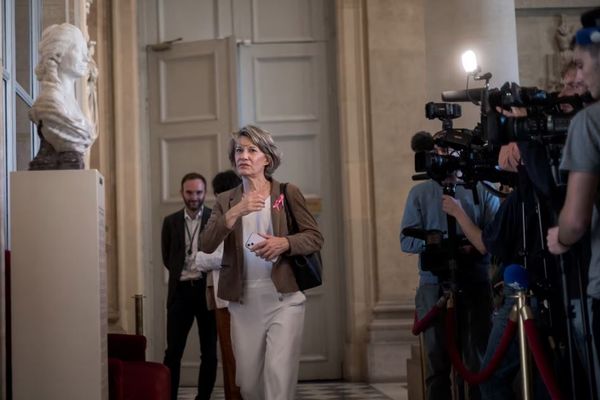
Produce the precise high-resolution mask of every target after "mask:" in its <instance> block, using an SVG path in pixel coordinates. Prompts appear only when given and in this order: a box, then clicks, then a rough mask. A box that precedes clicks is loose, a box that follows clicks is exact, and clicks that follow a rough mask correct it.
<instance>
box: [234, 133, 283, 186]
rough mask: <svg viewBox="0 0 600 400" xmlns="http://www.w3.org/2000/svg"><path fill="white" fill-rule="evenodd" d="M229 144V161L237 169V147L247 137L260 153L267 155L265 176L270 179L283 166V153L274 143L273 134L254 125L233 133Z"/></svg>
mask: <svg viewBox="0 0 600 400" xmlns="http://www.w3.org/2000/svg"><path fill="white" fill-rule="evenodd" d="M231 136H232V137H231V141H230V142H229V161H230V162H231V165H232V166H233V168H235V146H236V144H237V141H238V139H239V138H240V137H242V136H245V137H247V138H248V139H250V141H251V142H252V143H253V144H254V145H256V146H257V147H258V148H259V149H260V151H262V152H263V153H265V155H266V156H267V159H268V160H269V165H267V166H266V168H265V175H266V176H268V177H270V176H272V175H273V173H274V172H275V170H276V169H277V167H279V164H281V152H280V151H279V149H278V148H277V145H275V142H274V141H273V136H272V135H271V133H270V132H269V131H267V130H265V129H262V128H259V127H258V126H254V125H246V126H244V127H243V128H241V129H240V130H239V131H237V132H233V133H232V135H231Z"/></svg>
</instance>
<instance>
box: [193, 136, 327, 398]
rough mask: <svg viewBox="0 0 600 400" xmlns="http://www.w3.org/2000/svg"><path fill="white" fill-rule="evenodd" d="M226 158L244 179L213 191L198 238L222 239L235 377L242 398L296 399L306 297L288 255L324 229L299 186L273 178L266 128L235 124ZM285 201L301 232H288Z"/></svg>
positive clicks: (223, 291)
mask: <svg viewBox="0 0 600 400" xmlns="http://www.w3.org/2000/svg"><path fill="white" fill-rule="evenodd" d="M229 160H230V161H231V164H232V166H233V167H235V169H236V171H237V173H238V175H240V176H241V177H242V185H240V186H238V187H236V188H235V189H232V190H229V191H227V192H225V193H221V194H220V195H219V196H218V197H217V202H216V204H215V207H214V211H213V214H212V216H211V218H210V220H209V222H208V224H207V226H206V228H205V229H204V231H203V232H202V234H201V236H200V244H201V250H202V251H204V252H207V253H210V252H213V251H214V250H216V249H217V247H218V246H219V245H220V244H221V242H223V241H224V248H223V261H222V263H221V264H222V266H221V271H220V275H219V287H218V292H217V295H218V297H219V298H221V299H223V300H227V301H229V312H230V314H231V339H232V342H233V350H234V354H235V359H236V381H237V384H238V385H239V386H240V389H241V392H242V396H243V397H244V399H245V400H289V399H293V398H294V396H295V388H296V383H297V380H298V368H299V362H300V350H301V349H300V346H301V339H302V331H303V327H304V311H305V304H304V303H305V301H306V297H305V296H304V293H302V292H301V291H300V290H299V289H298V284H297V283H296V280H295V278H294V274H293V271H292V266H291V264H290V259H289V258H288V257H287V256H289V255H296V254H306V255H308V254H312V253H314V252H315V251H318V250H320V249H321V246H322V244H323V236H322V235H321V233H320V232H319V229H318V226H317V223H316V221H315V219H314V217H313V216H312V214H311V213H310V212H309V211H308V209H307V207H306V201H305V199H304V196H303V195H302V193H301V192H300V190H299V189H298V187H296V186H295V185H293V184H288V185H287V190H286V193H285V195H284V193H283V190H282V186H281V185H280V183H279V182H278V181H277V180H275V179H274V178H273V173H274V172H275V170H276V169H277V167H278V166H279V164H280V162H281V156H280V154H279V151H278V149H277V146H276V145H275V142H274V141H273V137H272V136H271V134H270V133H269V132H267V131H266V130H264V129H261V128H259V127H256V126H252V125H247V126H245V127H243V128H242V129H240V130H239V131H237V132H235V133H234V134H233V137H232V139H231V142H230V147H229ZM284 196H285V197H287V199H284ZM286 203H287V204H289V206H290V207H291V211H292V213H293V214H294V216H295V219H296V221H297V223H298V228H299V232H298V233H295V234H289V233H288V228H287V219H286V212H285V207H286Z"/></svg>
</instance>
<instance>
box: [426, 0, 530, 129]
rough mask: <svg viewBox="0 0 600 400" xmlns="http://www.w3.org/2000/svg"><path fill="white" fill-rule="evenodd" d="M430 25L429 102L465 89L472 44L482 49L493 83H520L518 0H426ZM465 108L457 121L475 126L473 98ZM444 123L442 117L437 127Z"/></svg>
mask: <svg viewBox="0 0 600 400" xmlns="http://www.w3.org/2000/svg"><path fill="white" fill-rule="evenodd" d="M425 27H426V29H425V39H426V41H427V97H428V101H441V98H440V92H441V91H443V90H461V89H465V87H466V78H467V75H466V73H465V72H464V70H463V68H462V63H461V55H462V53H463V52H464V51H466V50H468V49H471V50H473V51H474V52H475V53H476V54H477V60H478V62H479V65H480V66H481V68H482V70H483V72H491V73H492V75H493V78H492V80H491V82H490V84H491V87H498V86H500V85H502V83H504V82H506V81H512V82H519V69H518V57H517V31H516V19H515V3H514V0H506V1H481V0H453V1H437V0H426V1H425ZM477 86H482V82H473V80H472V79H471V80H470V81H469V87H477ZM462 108H463V118H461V119H459V120H458V121H456V126H457V127H461V128H473V127H474V126H475V123H476V122H477V121H478V120H479V109H478V108H477V107H476V106H474V105H470V104H469V103H462ZM440 126H441V125H440V124H439V123H438V122H436V123H434V126H433V127H432V130H433V129H437V130H439V129H440Z"/></svg>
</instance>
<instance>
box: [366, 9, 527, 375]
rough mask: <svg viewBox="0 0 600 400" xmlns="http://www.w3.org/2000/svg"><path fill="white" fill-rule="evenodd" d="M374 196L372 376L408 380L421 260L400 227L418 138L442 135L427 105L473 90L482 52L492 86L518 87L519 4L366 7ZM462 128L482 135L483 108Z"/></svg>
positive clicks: (470, 113) (471, 110)
mask: <svg viewBox="0 0 600 400" xmlns="http://www.w3.org/2000/svg"><path fill="white" fill-rule="evenodd" d="M365 7H366V13H367V36H368V50H367V52H368V69H369V96H370V109H369V111H370V115H369V117H370V121H371V124H370V127H371V132H370V142H369V145H370V147H371V153H370V157H371V163H372V164H371V165H372V171H373V176H372V178H371V181H372V184H371V187H370V188H368V190H372V191H373V193H374V197H373V199H374V200H373V204H374V215H373V219H372V220H371V222H372V223H373V224H374V235H375V236H374V239H375V263H374V264H373V265H367V266H365V268H366V269H368V271H369V273H370V275H371V276H373V279H374V282H373V285H372V290H373V293H372V301H373V303H371V305H370V307H371V309H372V321H371V323H370V325H369V326H368V349H367V378H368V380H369V381H371V382H381V381H398V380H404V379H406V358H407V357H408V355H409V354H410V346H411V345H412V344H414V343H416V341H417V339H416V338H415V337H414V336H412V334H411V333H410V327H411V326H412V318H413V312H414V294H415V288H416V286H417V257H416V256H412V255H411V256H409V255H405V254H403V253H401V251H400V244H399V230H400V229H399V226H400V221H401V218H402V214H403V212H404V209H403V207H404V204H405V201H406V196H407V194H408V192H409V190H410V188H411V187H412V186H413V182H412V181H411V178H410V177H411V175H412V174H413V173H414V170H413V168H414V167H413V160H414V156H413V153H412V151H411V150H410V146H409V143H410V138H411V137H412V135H413V134H414V133H415V132H416V131H419V130H422V129H425V130H429V131H431V132H436V131H437V130H440V128H441V124H440V123H439V121H427V120H426V119H425V116H424V104H425V103H426V102H427V101H440V92H441V91H442V90H460V89H464V88H465V84H466V73H464V71H463V70H462V64H461V60H460V56H461V54H462V52H463V51H464V50H466V49H473V50H474V51H475V52H476V53H477V54H478V57H479V60H480V64H481V66H482V68H483V70H484V72H487V71H490V72H492V73H493V74H494V79H493V80H492V85H499V84H501V83H502V82H504V81H507V80H510V81H517V80H518V79H517V78H518V69H517V51H516V30H515V11H514V2H513V1H512V0H509V1H484V2H481V1H480V0H456V1H452V2H443V1H438V0H405V1H401V2H399V1H393V0H380V1H373V2H371V1H367V2H365ZM463 115H465V117H463V118H461V119H460V120H458V121H457V123H456V126H457V127H465V128H473V127H474V126H475V124H476V122H477V121H478V120H479V109H478V108H477V107H475V106H470V105H469V104H464V105H463Z"/></svg>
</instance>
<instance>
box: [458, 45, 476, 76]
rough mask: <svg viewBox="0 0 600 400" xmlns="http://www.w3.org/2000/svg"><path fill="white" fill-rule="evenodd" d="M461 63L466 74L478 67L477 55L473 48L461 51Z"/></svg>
mask: <svg viewBox="0 0 600 400" xmlns="http://www.w3.org/2000/svg"><path fill="white" fill-rule="evenodd" d="M462 65H463V68H464V69H465V72H466V73H468V74H472V73H473V72H476V71H478V69H479V67H478V65H477V56H476V55H475V52H474V51H473V50H467V51H465V52H464V53H463V55H462Z"/></svg>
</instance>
